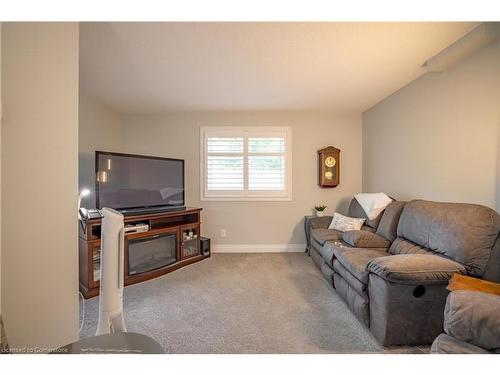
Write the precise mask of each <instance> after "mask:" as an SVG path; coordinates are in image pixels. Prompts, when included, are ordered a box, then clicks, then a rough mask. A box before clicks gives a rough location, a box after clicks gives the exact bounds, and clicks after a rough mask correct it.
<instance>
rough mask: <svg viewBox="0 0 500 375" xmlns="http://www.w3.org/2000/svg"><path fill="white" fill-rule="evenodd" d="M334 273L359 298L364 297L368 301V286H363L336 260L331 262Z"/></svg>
mask: <svg viewBox="0 0 500 375" xmlns="http://www.w3.org/2000/svg"><path fill="white" fill-rule="evenodd" d="M333 270H334V273H335V274H337V275H339V276H342V278H343V279H344V280H345V281H346V282H347V283H348V284H349V285H350V286H351V287H352V289H354V290H355V291H356V292H357V293H358V294H359V295H360V296H363V297H366V300H367V301H368V293H367V291H366V290H367V289H368V284H365V283H363V282H361V281H359V280H358V279H357V278H355V277H354V276H353V275H352V273H350V272H349V271H348V270H347V269H346V268H345V267H344V266H343V265H342V263H340V262H339V261H338V260H334V261H333Z"/></svg>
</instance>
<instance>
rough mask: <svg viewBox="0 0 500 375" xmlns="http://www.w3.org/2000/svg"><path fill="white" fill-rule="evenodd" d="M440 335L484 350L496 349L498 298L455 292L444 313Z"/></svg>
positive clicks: (499, 314) (499, 320) (499, 321)
mask: <svg viewBox="0 0 500 375" xmlns="http://www.w3.org/2000/svg"><path fill="white" fill-rule="evenodd" d="M444 331H445V332H446V333H447V334H448V335H450V336H452V337H454V338H456V339H458V340H461V341H465V342H468V343H471V344H474V345H477V346H479V347H481V348H484V349H486V350H495V349H499V348H500V296H496V295H493V294H487V293H481V292H472V291H466V290H457V291H454V292H451V293H450V294H449V295H448V298H447V300H446V307H445V310H444Z"/></svg>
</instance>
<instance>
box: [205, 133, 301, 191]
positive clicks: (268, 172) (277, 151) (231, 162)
mask: <svg viewBox="0 0 500 375" xmlns="http://www.w3.org/2000/svg"><path fill="white" fill-rule="evenodd" d="M201 142H202V150H201V153H202V175H201V177H202V191H201V195H202V196H201V199H204V200H205V199H206V200H210V199H216V200H274V199H277V200H289V199H290V198H291V194H290V193H291V186H290V181H291V176H290V172H291V134H290V129H289V128H286V127H283V128H281V127H279V128H278V127H260V128H258V127H252V128H245V127H241V128H233V127H223V128H219V127H210V128H201Z"/></svg>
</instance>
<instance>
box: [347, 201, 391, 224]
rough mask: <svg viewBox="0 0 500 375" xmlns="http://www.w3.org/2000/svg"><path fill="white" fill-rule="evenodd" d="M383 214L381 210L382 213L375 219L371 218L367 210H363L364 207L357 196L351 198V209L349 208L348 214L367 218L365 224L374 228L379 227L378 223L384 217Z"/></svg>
mask: <svg viewBox="0 0 500 375" xmlns="http://www.w3.org/2000/svg"><path fill="white" fill-rule="evenodd" d="M382 214H383V212H381V213H380V215H378V216H377V217H376V218H375V219H373V220H370V219H369V218H368V216H366V213H365V210H363V207H361V205H360V204H359V202H358V201H357V200H356V198H353V199H351V203H350V204H349V209H348V210H347V216H349V217H357V218H360V219H365V224H366V225H367V226H369V227H371V228H374V229H377V226H378V223H379V222H380V219H381V218H382Z"/></svg>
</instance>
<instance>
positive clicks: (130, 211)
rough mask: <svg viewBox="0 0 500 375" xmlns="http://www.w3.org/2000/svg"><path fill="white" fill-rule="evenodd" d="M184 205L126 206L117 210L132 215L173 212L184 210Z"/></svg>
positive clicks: (125, 214) (124, 214)
mask: <svg viewBox="0 0 500 375" xmlns="http://www.w3.org/2000/svg"><path fill="white" fill-rule="evenodd" d="M185 210H186V206H175V207H174V206H160V207H141V208H128V209H124V210H119V211H120V213H121V214H122V215H123V216H133V215H148V214H156V213H161V212H174V211H185Z"/></svg>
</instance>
